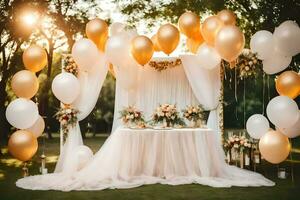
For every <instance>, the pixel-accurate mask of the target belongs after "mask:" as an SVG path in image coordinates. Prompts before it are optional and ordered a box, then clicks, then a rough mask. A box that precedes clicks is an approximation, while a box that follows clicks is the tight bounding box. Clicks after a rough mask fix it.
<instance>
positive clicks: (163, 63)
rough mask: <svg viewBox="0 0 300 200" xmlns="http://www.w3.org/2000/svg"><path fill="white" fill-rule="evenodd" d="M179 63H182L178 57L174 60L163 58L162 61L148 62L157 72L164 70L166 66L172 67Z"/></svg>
mask: <svg viewBox="0 0 300 200" xmlns="http://www.w3.org/2000/svg"><path fill="white" fill-rule="evenodd" d="M181 64H182V61H181V60H180V59H179V58H177V59H176V60H175V61H167V60H164V61H150V62H149V66H150V67H153V68H154V69H155V70H157V71H159V72H160V71H163V70H166V69H168V68H173V67H176V66H179V65H181Z"/></svg>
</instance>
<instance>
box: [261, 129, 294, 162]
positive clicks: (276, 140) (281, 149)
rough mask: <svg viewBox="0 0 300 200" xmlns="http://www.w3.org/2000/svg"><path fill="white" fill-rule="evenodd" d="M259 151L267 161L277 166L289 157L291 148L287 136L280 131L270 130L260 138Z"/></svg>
mask: <svg viewBox="0 0 300 200" xmlns="http://www.w3.org/2000/svg"><path fill="white" fill-rule="evenodd" d="M259 150H260V152H261V154H262V156H263V157H264V158H265V159H266V160H267V161H269V162H270V163H273V164H277V163H280V162H282V161H284V160H285V159H286V158H287V157H288V155H289V153H290V150H291V146H290V143H289V139H288V137H287V136H285V135H283V134H282V133H280V132H279V131H274V130H270V131H268V132H267V133H265V134H264V135H263V136H262V137H261V138H260V140H259Z"/></svg>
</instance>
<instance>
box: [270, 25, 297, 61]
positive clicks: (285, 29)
mask: <svg viewBox="0 0 300 200" xmlns="http://www.w3.org/2000/svg"><path fill="white" fill-rule="evenodd" d="M274 43H275V48H276V50H277V51H280V53H281V54H282V55H285V56H295V55H297V54H298V53H300V51H299V44H300V28H299V26H298V24H297V23H296V22H294V21H291V20H288V21H285V22H283V23H282V24H280V25H279V27H277V28H276V29H275V31H274Z"/></svg>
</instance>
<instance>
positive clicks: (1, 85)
mask: <svg viewBox="0 0 300 200" xmlns="http://www.w3.org/2000/svg"><path fill="white" fill-rule="evenodd" d="M7 79H8V78H7V76H6V75H5V71H3V76H2V80H1V82H0V94H1V95H0V122H1V123H0V137H1V138H0V141H1V144H2V145H4V144H7V140H8V133H9V130H10V125H9V123H8V122H7V120H6V116H5V111H6V107H5V102H6V99H7V93H6V91H5V88H6V83H7Z"/></svg>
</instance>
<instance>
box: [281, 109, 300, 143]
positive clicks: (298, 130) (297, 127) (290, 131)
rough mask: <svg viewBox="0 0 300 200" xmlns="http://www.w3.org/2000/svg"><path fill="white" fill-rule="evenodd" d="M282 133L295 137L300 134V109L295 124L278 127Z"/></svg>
mask: <svg viewBox="0 0 300 200" xmlns="http://www.w3.org/2000/svg"><path fill="white" fill-rule="evenodd" d="M278 129H279V130H280V132H281V133H283V134H284V135H286V136H288V137H289V138H295V137H298V136H300V110H299V117H298V121H297V122H296V123H295V124H294V126H292V127H290V128H278Z"/></svg>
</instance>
